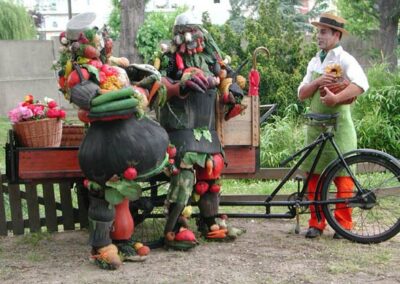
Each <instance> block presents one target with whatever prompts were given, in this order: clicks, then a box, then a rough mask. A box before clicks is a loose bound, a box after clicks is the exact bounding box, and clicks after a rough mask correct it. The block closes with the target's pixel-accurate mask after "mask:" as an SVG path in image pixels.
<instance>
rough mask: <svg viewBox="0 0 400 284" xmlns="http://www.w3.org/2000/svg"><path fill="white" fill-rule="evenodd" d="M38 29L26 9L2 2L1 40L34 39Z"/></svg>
mask: <svg viewBox="0 0 400 284" xmlns="http://www.w3.org/2000/svg"><path fill="white" fill-rule="evenodd" d="M35 36H36V29H35V26H34V23H33V20H32V18H31V16H30V15H29V14H28V13H27V11H26V10H25V8H24V7H22V6H19V5H16V4H14V3H12V2H8V1H3V0H0V40H22V39H34V38H35Z"/></svg>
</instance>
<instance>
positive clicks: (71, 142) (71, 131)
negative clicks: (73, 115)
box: [61, 124, 85, 146]
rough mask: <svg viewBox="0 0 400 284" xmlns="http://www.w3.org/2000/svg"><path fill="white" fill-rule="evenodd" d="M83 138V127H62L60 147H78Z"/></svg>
mask: <svg viewBox="0 0 400 284" xmlns="http://www.w3.org/2000/svg"><path fill="white" fill-rule="evenodd" d="M84 136H85V127H84V126H83V125H65V124H64V125H63V131H62V139H61V146H79V145H80V144H81V142H82V140H83V137H84Z"/></svg>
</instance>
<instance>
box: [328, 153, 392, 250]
mask: <svg viewBox="0 0 400 284" xmlns="http://www.w3.org/2000/svg"><path fill="white" fill-rule="evenodd" d="M346 163H347V164H348V166H349V168H351V169H352V170H354V169H357V171H356V172H354V178H355V179H356V180H355V181H354V183H355V184H358V185H359V186H360V188H359V189H357V188H354V189H353V190H352V194H350V192H349V191H348V192H341V193H340V194H339V195H338V193H337V190H336V187H335V186H334V179H335V177H336V175H338V173H343V167H344V166H343V165H338V166H337V167H336V168H335V172H334V173H331V174H330V175H328V177H327V181H326V182H325V184H324V189H323V193H322V200H327V201H329V200H332V202H335V201H336V202H337V201H338V200H343V199H344V200H345V201H344V202H343V203H338V205H335V204H326V205H324V213H325V214H326V217H327V220H328V222H329V224H331V226H332V227H333V228H334V229H335V230H336V231H338V230H339V232H341V233H342V234H343V235H344V236H345V237H347V238H349V239H352V240H356V241H359V242H365V243H368V242H380V241H383V240H386V239H388V238H390V237H392V236H394V235H395V234H396V233H397V232H398V231H400V166H399V165H398V164H397V163H395V162H393V161H392V160H390V159H388V158H387V157H386V156H383V155H382V156H380V155H379V154H377V153H375V152H374V153H372V154H371V153H370V154H368V153H366V154H362V155H359V156H355V157H349V158H347V159H346ZM342 196H346V197H345V198H343V197H342ZM351 196H352V197H351ZM349 208H351V210H352V211H351V220H349V221H346V222H352V224H353V227H352V228H351V229H350V230H347V229H346V227H344V225H343V226H342V224H341V222H342V221H341V220H336V216H341V218H345V219H344V220H346V218H348V217H343V216H349V215H348V214H349V213H347V215H346V213H343V214H344V215H343V214H339V213H340V211H339V210H349ZM347 212H349V211H347ZM343 222H344V221H343ZM344 224H348V223H344ZM346 226H347V227H348V225H346Z"/></svg>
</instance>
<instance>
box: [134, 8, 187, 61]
mask: <svg viewBox="0 0 400 284" xmlns="http://www.w3.org/2000/svg"><path fill="white" fill-rule="evenodd" d="M184 9H185V8H180V9H177V10H176V11H174V12H172V13H162V12H151V13H149V14H147V15H146V19H145V21H144V23H143V25H142V26H141V27H140V28H139V30H138V35H137V39H136V45H137V47H138V51H139V54H140V55H141V56H143V61H144V62H145V63H151V61H152V59H153V57H154V53H155V52H157V51H158V50H160V47H159V45H160V43H161V42H162V41H163V40H168V41H169V40H171V39H172V35H173V34H172V29H173V27H174V21H175V18H176V16H177V15H179V14H180V13H182V12H183V11H184Z"/></svg>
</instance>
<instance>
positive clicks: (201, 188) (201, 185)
mask: <svg viewBox="0 0 400 284" xmlns="http://www.w3.org/2000/svg"><path fill="white" fill-rule="evenodd" d="M195 190H196V193H197V194H198V195H200V196H201V195H203V194H204V193H206V192H207V190H208V183H206V182H205V181H199V182H197V183H196V186H195Z"/></svg>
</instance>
